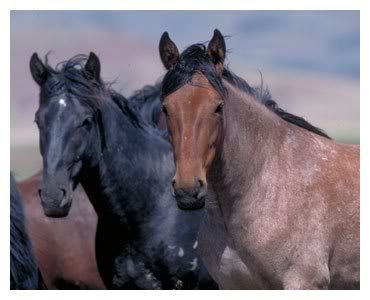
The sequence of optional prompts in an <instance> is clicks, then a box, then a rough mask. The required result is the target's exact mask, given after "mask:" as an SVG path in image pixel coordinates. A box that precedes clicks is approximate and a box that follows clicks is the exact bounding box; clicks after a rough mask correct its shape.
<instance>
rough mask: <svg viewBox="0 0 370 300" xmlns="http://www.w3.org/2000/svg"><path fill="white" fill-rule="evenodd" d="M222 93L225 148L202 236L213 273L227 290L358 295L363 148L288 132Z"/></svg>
mask: <svg viewBox="0 0 370 300" xmlns="http://www.w3.org/2000/svg"><path fill="white" fill-rule="evenodd" d="M225 85H227V88H228V91H229V95H230V97H229V98H228V99H227V100H226V101H227V104H226V105H225V113H224V116H225V120H224V122H225V124H226V126H225V130H224V141H223V143H222V144H220V145H219V148H218V149H217V152H218V155H217V156H216V159H215V160H214V162H213V165H212V168H211V169H210V170H209V173H208V176H207V181H208V185H209V190H210V191H209V195H208V197H207V199H206V206H207V213H208V214H207V215H208V216H207V218H206V219H205V222H204V224H203V226H202V228H201V231H200V233H199V235H200V236H199V246H200V251H201V253H202V257H203V259H204V261H205V264H206V266H207V268H208V270H209V272H210V273H211V274H212V275H213V276H214V277H215V278H216V281H217V282H218V283H219V284H221V286H222V287H223V288H289V289H308V288H329V287H330V288H355V287H357V288H358V287H359V268H360V265H359V262H360V259H359V254H360V249H359V245H360V236H359V232H360V231H359V228H360V227H359V147H357V146H350V145H340V144H337V143H335V142H334V141H332V140H328V139H326V138H324V137H321V136H318V135H316V134H314V133H311V132H309V131H307V130H304V129H301V128H299V127H297V126H295V125H292V124H289V123H287V122H286V121H284V120H281V119H280V118H279V117H278V116H276V115H275V114H274V113H273V112H271V111H270V110H268V109H267V108H266V107H264V106H262V105H261V104H260V103H258V102H257V101H256V100H255V99H253V98H252V97H251V96H249V97H248V96H245V95H241V94H240V93H239V91H237V90H235V88H233V87H232V86H231V85H229V84H227V83H226V84H225ZM256 116H258V118H256ZM235 128H239V130H238V133H237V136H236V135H235ZM211 191H212V192H211ZM215 224H216V225H217V224H218V228H219V230H218V231H215V230H214V228H215ZM221 234H222V236H223V237H222V238H220V236H221ZM220 239H221V240H222V241H223V244H222V245H220V247H217V248H216V249H217V250H218V251H214V249H215V245H214V241H215V240H220Z"/></svg>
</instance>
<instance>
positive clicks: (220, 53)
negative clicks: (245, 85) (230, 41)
mask: <svg viewBox="0 0 370 300" xmlns="http://www.w3.org/2000/svg"><path fill="white" fill-rule="evenodd" d="M207 55H208V57H209V58H210V59H211V61H212V62H213V63H214V65H215V68H216V71H217V73H218V74H219V75H221V74H222V70H223V67H224V61H225V56H226V45H225V39H224V37H223V35H222V34H221V32H220V31H219V30H218V29H215V31H214V32H213V37H212V39H211V41H210V42H209V44H208V48H207Z"/></svg>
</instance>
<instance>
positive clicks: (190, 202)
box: [176, 196, 205, 210]
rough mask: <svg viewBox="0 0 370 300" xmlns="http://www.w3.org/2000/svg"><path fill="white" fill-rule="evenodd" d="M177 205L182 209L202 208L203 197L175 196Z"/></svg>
mask: <svg viewBox="0 0 370 300" xmlns="http://www.w3.org/2000/svg"><path fill="white" fill-rule="evenodd" d="M176 202H177V206H178V207H179V208H180V209H182V210H196V209H202V208H203V207H204V204H205V197H202V198H199V199H198V198H194V197H192V196H182V197H181V198H176Z"/></svg>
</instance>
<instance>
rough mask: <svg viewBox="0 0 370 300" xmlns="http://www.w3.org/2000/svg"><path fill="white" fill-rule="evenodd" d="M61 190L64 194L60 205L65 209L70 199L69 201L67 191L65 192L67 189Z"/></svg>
mask: <svg viewBox="0 0 370 300" xmlns="http://www.w3.org/2000/svg"><path fill="white" fill-rule="evenodd" d="M60 190H61V191H62V193H63V197H62V201H61V202H60V204H59V207H61V208H63V207H64V206H65V205H67V204H68V201H69V200H68V199H67V197H66V195H67V191H66V190H65V189H62V188H60Z"/></svg>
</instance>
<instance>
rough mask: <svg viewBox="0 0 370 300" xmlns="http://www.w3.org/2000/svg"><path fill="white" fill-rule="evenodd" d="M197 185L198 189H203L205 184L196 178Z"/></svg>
mask: <svg viewBox="0 0 370 300" xmlns="http://www.w3.org/2000/svg"><path fill="white" fill-rule="evenodd" d="M197 184H198V186H199V187H200V188H203V187H204V186H205V183H204V181H203V180H202V179H199V178H197Z"/></svg>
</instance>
